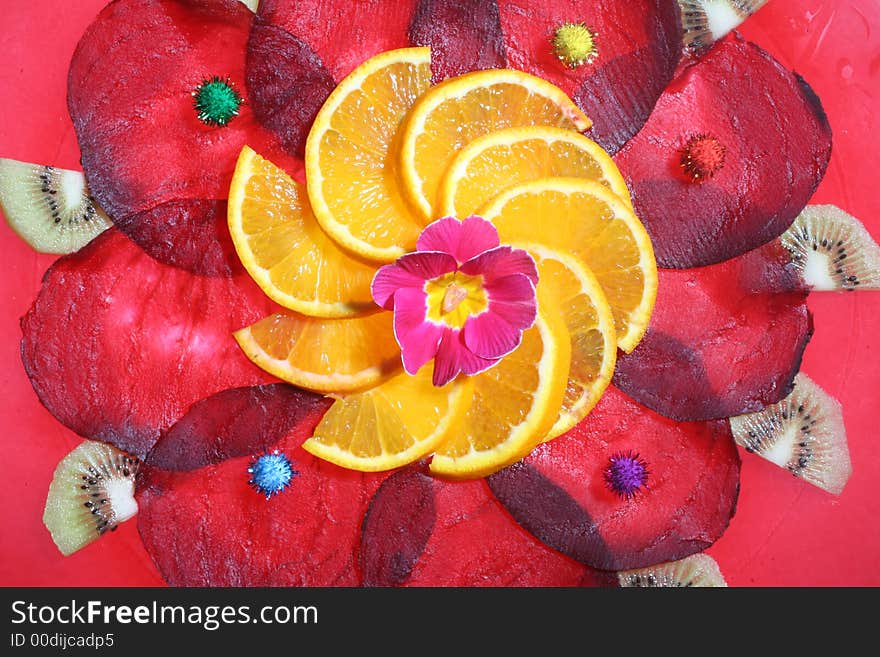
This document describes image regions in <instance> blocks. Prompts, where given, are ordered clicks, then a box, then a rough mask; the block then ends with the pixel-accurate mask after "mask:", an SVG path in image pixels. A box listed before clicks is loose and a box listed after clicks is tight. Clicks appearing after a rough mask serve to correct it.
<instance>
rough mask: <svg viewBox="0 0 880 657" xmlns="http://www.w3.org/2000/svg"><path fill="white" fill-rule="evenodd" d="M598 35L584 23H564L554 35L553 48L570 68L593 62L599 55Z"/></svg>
mask: <svg viewBox="0 0 880 657" xmlns="http://www.w3.org/2000/svg"><path fill="white" fill-rule="evenodd" d="M596 36H597V35H596V33H595V32H593V31H592V30H590V28H588V27H587V26H586V25H584V24H583V23H563V24H562V25H560V26H559V27H558V28H557V30H556V34H554V35H553V50H554V52H555V53H556V56H557V57H558V58H559V60H560V61H561V62H562V63H563V64H565V65H566V66H568V67H569V68H577V67H578V66H581V65H583V64H591V63H592V62H593V61H594V60H595V59H596V57H598V56H599V52H598V50H597V49H596Z"/></svg>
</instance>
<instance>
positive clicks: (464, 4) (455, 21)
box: [409, 0, 507, 83]
mask: <svg viewBox="0 0 880 657" xmlns="http://www.w3.org/2000/svg"><path fill="white" fill-rule="evenodd" d="M409 39H410V41H411V42H412V43H413V44H415V45H419V46H430V47H431V73H432V78H433V81H434V82H435V83H436V82H440V81H441V80H445V79H446V78H449V77H453V76H455V75H461V74H462V73H467V72H468V71H475V70H482V69H487V68H504V67H505V66H506V63H507V58H506V57H505V52H504V36H503V34H502V31H501V20H500V17H499V14H498V3H497V2H496V1H495V0H488V1H487V0H464V1H462V0H421V1H420V2H419V3H418V6H417V7H416V10H415V14H414V15H413V19H412V24H411V25H410V27H409Z"/></svg>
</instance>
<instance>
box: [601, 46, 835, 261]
mask: <svg viewBox="0 0 880 657" xmlns="http://www.w3.org/2000/svg"><path fill="white" fill-rule="evenodd" d="M701 135H703V136H705V137H706V138H708V139H709V140H715V142H717V143H718V144H720V146H721V147H722V148H723V160H722V161H720V162H719V161H718V159H717V158H715V159H710V160H708V161H709V162H710V163H711V164H712V165H713V166H712V167H710V168H707V167H700V170H705V171H707V172H708V173H709V175H706V176H703V177H702V178H701V180H702V182H695V181H694V180H693V178H692V177H691V176H689V175H688V174H687V173H686V172H685V170H684V168H683V158H684V157H685V155H686V153H687V152H688V149H687V146H688V144H689V143H693V142H692V140H694V139H697V138H699V137H700V136H701ZM698 142H699V140H698ZM691 152H693V151H691ZM830 155H831V129H830V127H829V125H828V121H827V118H826V116H825V114H824V112H823V110H822V107H821V104H820V103H819V100H818V98H817V97H816V95H815V94H814V93H813V92H812V90H811V89H810V88H809V86H808V85H807V84H806V83H805V82H804V81H803V79H802V78H800V77H799V76H797V75H795V74H792V73H791V72H789V71H787V70H786V69H784V68H783V67H782V66H781V65H780V64H779V63H778V62H776V61H775V60H774V59H773V58H772V57H771V56H770V55H769V54H767V53H766V52H764V51H763V50H761V49H760V48H759V47H758V46H756V45H754V44H751V43H748V42H746V41H743V40H742V39H741V38H739V37H730V38H728V39H726V40H724V41H721V42H719V43H718V44H716V45H715V47H714V48H713V49H712V50H711V51H709V53H707V54H706V55H705V56H704V57H703V58H702V59H700V60H699V61H698V62H697V63H695V64H693V65H691V66H689V67H687V68H685V69H684V72H683V73H682V74H681V75H680V76H679V77H678V78H676V80H675V82H673V83H672V85H670V87H669V89H668V90H667V91H666V92H665V93H664V94H663V95H662V96H661V98H660V100H659V101H658V103H657V107H656V108H655V110H654V112H653V114H652V115H651V118H650V120H649V121H648V123H647V124H646V125H645V127H644V128H643V129H642V131H641V132H640V133H639V134H638V135H637V136H636V137H635V138H634V139H633V140H632V141H630V142H629V143H628V144H627V145H626V147H625V148H624V149H623V150H621V151H620V152H619V153H618V154H617V157H616V160H617V163H618V165H619V166H620V169H621V171H622V172H623V174H624V177H625V178H626V180H627V183H628V184H629V186H630V189H631V190H632V196H633V201H634V204H635V208H636V213H637V214H638V215H639V217H640V218H641V219H642V221H643V222H644V224H645V227H646V228H647V230H648V232H649V233H650V235H651V238H652V240H653V243H654V251H655V255H656V257H657V263H658V264H659V265H660V266H661V267H671V268H681V269H684V268H689V267H698V266H702V265H709V264H713V263H716V262H720V261H722V260H727V259H728V258H732V257H734V256H737V255H740V254H742V253H745V252H746V251H749V250H751V249H754V248H756V247H758V246H760V245H762V244H765V243H766V242H769V241H770V240H772V239H773V238H775V237H777V236H778V235H780V234H781V233H782V232H783V231H785V229H787V228H788V227H789V226H790V225H791V223H792V221H793V220H794V219H795V217H796V216H797V214H798V213H799V212H800V211H801V210H802V209H803V207H804V206H805V205H806V203H807V202H808V201H809V199H810V197H811V196H812V194H813V191H814V190H815V189H816V186H817V185H818V184H819V181H820V180H821V179H822V177H823V175H824V173H825V168H826V166H827V164H828V159H829V157H830ZM701 161H705V160H701ZM719 166H720V168H718V167H719ZM713 171H714V174H713V173H712V172H713Z"/></svg>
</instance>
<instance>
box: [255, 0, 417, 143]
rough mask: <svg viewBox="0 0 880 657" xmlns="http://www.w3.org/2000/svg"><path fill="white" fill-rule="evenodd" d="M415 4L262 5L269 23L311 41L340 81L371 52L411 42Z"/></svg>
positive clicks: (401, 0)
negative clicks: (409, 30) (411, 24)
mask: <svg viewBox="0 0 880 657" xmlns="http://www.w3.org/2000/svg"><path fill="white" fill-rule="evenodd" d="M415 5H416V0H370V1H369V2H351V0H297V1H296V2H290V1H289V0H261V2H260V4H259V7H258V9H257V11H258V14H259V16H260V18H262V19H264V21H265V24H266V25H274V26H276V27H278V28H281V29H282V30H286V31H287V32H288V33H290V34H291V35H293V36H294V37H296V38H297V39H298V40H299V41H301V42H302V43H303V44H305V45H306V46H308V48H309V49H310V50H311V51H313V52H314V53H316V54H317V56H318V58H319V60H320V61H321V62H322V63H323V65H324V66H326V67H327V70H328V71H329V72H330V74H331V75H332V77H333V79H334V80H335V81H336V82H339V81H341V80H342V78H344V77H345V76H346V75H348V74H349V73H351V72H352V71H353V70H354V69H355V68H357V67H358V66H359V65H360V64H362V63H363V62H364V61H366V60H367V59H369V58H370V57H372V56H374V55H378V54H379V53H381V52H385V51H386V50H394V49H395V48H406V47H408V46H409V45H411V44H410V42H409V38H408V35H407V30H408V28H409V24H410V21H411V20H412V16H413V11H414V9H415ZM257 43H258V42H253V41H252V42H251V47H254V46H255V45H257ZM307 127H308V126H307Z"/></svg>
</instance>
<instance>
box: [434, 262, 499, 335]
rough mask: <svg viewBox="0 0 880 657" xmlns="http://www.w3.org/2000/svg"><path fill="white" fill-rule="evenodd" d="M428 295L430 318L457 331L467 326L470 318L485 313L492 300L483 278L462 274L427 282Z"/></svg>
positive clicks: (455, 273) (458, 273) (449, 275)
mask: <svg viewBox="0 0 880 657" xmlns="http://www.w3.org/2000/svg"><path fill="white" fill-rule="evenodd" d="M425 292H426V293H427V295H428V313H427V319H428V320H429V321H432V322H434V323H435V324H441V323H442V324H446V325H447V326H450V327H452V328H455V329H460V328H463V327H464V324H465V322H466V321H467V319H468V317H471V316H473V315H479V314H481V313H484V312H486V309H487V308H488V307H489V297H488V296H487V295H486V290H484V289H483V277H482V276H468V275H467V274H462V273H461V272H452V273H449V274H444V275H443V276H440V277H439V278H435V279H433V280H430V281H428V282H427V283H425Z"/></svg>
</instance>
